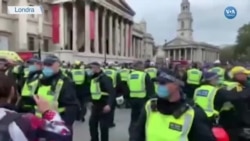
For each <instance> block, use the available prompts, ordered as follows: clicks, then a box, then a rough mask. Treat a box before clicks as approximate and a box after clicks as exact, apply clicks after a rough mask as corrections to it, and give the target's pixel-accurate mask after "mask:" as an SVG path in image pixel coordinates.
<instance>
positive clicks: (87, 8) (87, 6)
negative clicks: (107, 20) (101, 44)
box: [85, 1, 91, 53]
mask: <svg viewBox="0 0 250 141" xmlns="http://www.w3.org/2000/svg"><path fill="white" fill-rule="evenodd" d="M89 14H90V2H89V1H85V52H86V53H91V51H90V22H89V20H90V15H89Z"/></svg>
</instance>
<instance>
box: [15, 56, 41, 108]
mask: <svg viewBox="0 0 250 141" xmlns="http://www.w3.org/2000/svg"><path fill="white" fill-rule="evenodd" d="M27 64H28V72H27V73H25V75H24V83H23V86H22V90H21V101H20V103H19V106H20V107H19V108H20V111H21V112H32V113H34V106H33V105H34V103H33V97H32V95H30V90H29V86H30V85H32V84H33V83H36V82H37V81H38V80H39V79H40V78H41V74H42V61H40V59H38V58H35V57H34V58H31V59H30V60H28V62H27ZM33 91H35V90H33Z"/></svg>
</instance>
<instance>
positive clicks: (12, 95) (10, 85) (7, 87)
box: [0, 74, 17, 104]
mask: <svg viewBox="0 0 250 141" xmlns="http://www.w3.org/2000/svg"><path fill="white" fill-rule="evenodd" d="M0 80H1V81H0V104H5V103H12V104H15V103H16V101H17V92H16V88H15V81H14V80H13V79H11V78H10V77H8V76H6V75H4V74H0Z"/></svg>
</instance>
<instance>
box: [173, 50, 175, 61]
mask: <svg viewBox="0 0 250 141" xmlns="http://www.w3.org/2000/svg"><path fill="white" fill-rule="evenodd" d="M173 60H176V50H175V49H173Z"/></svg>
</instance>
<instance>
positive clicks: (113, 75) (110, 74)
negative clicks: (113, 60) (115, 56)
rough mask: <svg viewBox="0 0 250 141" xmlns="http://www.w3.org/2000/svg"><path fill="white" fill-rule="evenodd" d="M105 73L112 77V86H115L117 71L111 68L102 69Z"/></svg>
mask: <svg viewBox="0 0 250 141" xmlns="http://www.w3.org/2000/svg"><path fill="white" fill-rule="evenodd" d="M104 72H105V74H106V75H107V76H108V77H110V78H111V79H112V83H113V86H114V87H115V86H116V83H117V82H116V78H117V72H116V71H115V70H113V69H104Z"/></svg>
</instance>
